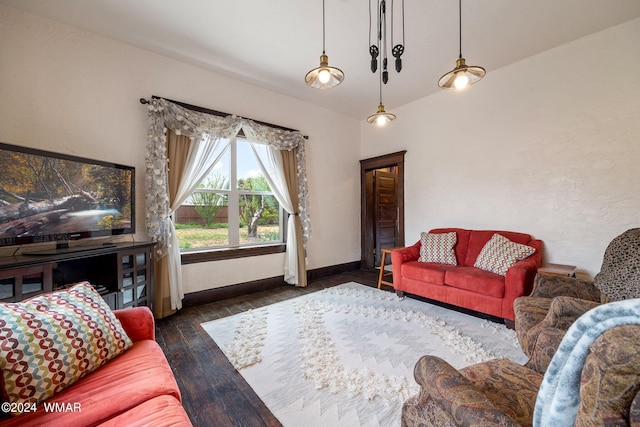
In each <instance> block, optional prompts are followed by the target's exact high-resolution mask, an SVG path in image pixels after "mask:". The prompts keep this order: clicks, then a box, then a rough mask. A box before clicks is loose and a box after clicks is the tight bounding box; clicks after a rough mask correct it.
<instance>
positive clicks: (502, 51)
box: [0, 0, 640, 119]
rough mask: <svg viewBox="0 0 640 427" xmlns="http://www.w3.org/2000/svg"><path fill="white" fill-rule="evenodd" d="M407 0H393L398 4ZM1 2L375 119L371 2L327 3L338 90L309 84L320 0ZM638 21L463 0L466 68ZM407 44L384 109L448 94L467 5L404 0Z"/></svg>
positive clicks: (545, 4)
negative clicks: (443, 81) (441, 84)
mask: <svg viewBox="0 0 640 427" xmlns="http://www.w3.org/2000/svg"><path fill="white" fill-rule="evenodd" d="M401 1H402V0H395V2H396V9H397V8H398V7H399V6H400V4H401ZM387 2H388V7H390V3H391V0H387ZM0 3H2V4H5V5H7V6H10V7H13V8H16V9H20V10H23V11H26V12H29V13H33V14H35V15H40V16H43V17H46V18H50V19H52V20H55V21H60V22H63V23H66V24H69V25H72V26H74V27H77V28H82V29H85V30H88V31H90V32H93V33H97V34H101V35H103V36H105V37H109V38H112V39H116V40H119V41H122V42H124V43H128V44H130V45H133V46H137V47H140V48H143V49H147V50H149V51H153V52H157V53H160V54H163V55H166V56H168V57H172V58H175V59H178V60H181V61H184V62H188V63H191V64H195V65H197V66H201V67H204V68H207V69H210V70H213V71H216V72H218V73H221V74H224V75H227V76H230V77H233V78H236V79H239V80H243V81H246V82H249V83H253V84H256V85H258V86H261V87H264V88H267V89H270V90H273V91H275V92H279V93H282V94H285V95H289V96H292V97H294V98H298V99H301V100H304V101H308V102H310V103H313V104H316V105H320V106H324V107H327V108H330V109H332V110H335V111H339V112H342V113H344V114H346V115H349V116H351V117H354V118H356V119H364V118H366V117H367V116H368V115H370V114H373V113H374V112H375V111H376V108H377V105H378V76H377V75H375V74H372V73H371V71H370V69H369V64H370V56H369V52H368V47H369V35H368V29H369V12H368V5H369V0H326V53H327V55H329V63H330V65H333V66H336V67H339V68H341V69H342V70H343V71H344V73H345V76H346V77H345V81H344V82H343V83H342V84H341V85H340V86H338V87H336V88H334V89H330V90H318V89H311V88H308V87H307V86H306V85H305V83H304V75H305V74H306V73H307V71H309V70H310V69H312V68H314V67H316V66H318V64H319V57H320V54H321V53H322V1H321V0H224V1H223V0H180V1H175V0H0ZM374 9H375V6H374ZM396 16H397V15H396ZM638 17H640V1H638V0H473V1H469V0H465V1H463V2H462V53H463V56H464V57H465V58H466V59H467V64H468V65H480V66H483V67H484V68H485V69H486V70H487V77H486V79H490V78H491V72H492V71H494V70H496V69H498V68H500V67H504V66H506V65H509V64H512V63H515V62H517V61H520V60H522V59H523V58H526V57H529V56H532V55H535V54H537V53H540V52H543V51H545V50H549V49H551V48H553V47H556V46H559V45H562V44H565V43H567V42H570V41H572V40H575V39H577V38H580V37H583V36H585V35H587V34H591V33H594V32H597V31H601V30H604V29H606V28H609V27H612V26H615V25H618V24H621V23H623V22H626V21H629V20H632V19H635V18H638ZM397 28H398V25H397V24H396V29H397ZM405 45H406V50H405V53H404V55H403V57H402V59H403V70H402V72H401V73H400V74H398V73H396V72H395V70H394V69H393V61H392V59H393V58H392V57H391V59H390V64H389V66H390V76H389V83H388V84H387V85H386V86H385V87H384V88H383V100H384V104H385V106H386V110H387V111H393V109H394V108H396V107H398V106H401V105H404V104H407V103H410V102H412V101H415V100H417V99H420V98H423V97H425V96H427V95H430V94H432V93H434V92H436V91H438V90H440V89H439V88H438V87H437V83H436V82H437V80H438V78H439V77H440V76H441V75H442V74H444V73H445V72H447V71H449V70H450V69H452V68H453V67H454V65H455V60H456V59H457V57H458V2H457V1H455V0H405ZM390 56H391V55H390ZM480 84H481V83H480ZM471 90H472V89H471ZM158 91H159V92H161V88H158Z"/></svg>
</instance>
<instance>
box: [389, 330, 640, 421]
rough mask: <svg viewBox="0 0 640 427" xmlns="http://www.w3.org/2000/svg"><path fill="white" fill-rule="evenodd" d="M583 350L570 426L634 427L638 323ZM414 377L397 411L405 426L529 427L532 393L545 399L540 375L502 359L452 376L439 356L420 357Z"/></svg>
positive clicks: (638, 397)
mask: <svg viewBox="0 0 640 427" xmlns="http://www.w3.org/2000/svg"><path fill="white" fill-rule="evenodd" d="M588 349H589V350H588V354H587V356H586V359H585V362H584V365H583V366H581V368H580V370H579V372H578V375H579V376H580V379H579V381H576V384H577V386H578V387H579V392H576V393H575V396H579V402H578V403H577V404H576V405H574V408H575V407H576V406H577V415H576V418H575V424H573V423H570V424H569V425H576V426H601V425H611V426H624V425H629V424H631V425H637V424H634V423H638V422H640V393H639V391H640V325H634V324H632V325H621V326H616V327H613V328H611V329H608V330H607V331H605V332H604V333H603V334H601V335H600V336H599V337H598V338H597V339H596V340H595V342H593V344H592V345H590V347H588ZM550 372H551V370H550ZM414 377H415V379H416V381H417V382H418V384H419V385H420V392H419V393H418V394H417V395H415V396H412V397H410V398H409V399H407V400H406V401H405V402H404V404H403V406H402V415H401V423H402V426H403V427H417V426H421V427H424V426H531V425H532V424H533V420H534V411H535V410H536V409H535V408H536V405H540V401H539V399H538V394H539V393H540V394H542V393H543V392H542V391H541V383H542V382H543V374H541V373H539V372H537V371H535V370H533V369H529V368H527V367H525V366H522V365H519V364H517V363H515V362H513V361H511V360H508V359H493V360H489V361H487V362H483V363H478V364H475V365H471V366H468V367H465V368H462V369H460V370H457V369H455V368H453V367H452V366H451V365H449V364H448V363H447V362H445V361H444V360H442V359H440V358H438V357H435V356H424V357H422V358H421V359H420V360H419V361H418V363H417V364H416V366H415V369H414ZM544 380H545V382H547V380H548V379H547V378H546V377H544ZM545 385H546V384H545ZM574 410H575V409H574ZM541 412H542V411H541ZM536 415H538V414H536ZM547 421H548V420H547ZM551 421H552V422H551V423H550V424H544V423H543V424H541V425H565V424H566V423H560V422H559V421H558V422H555V421H557V419H554V417H553V416H551Z"/></svg>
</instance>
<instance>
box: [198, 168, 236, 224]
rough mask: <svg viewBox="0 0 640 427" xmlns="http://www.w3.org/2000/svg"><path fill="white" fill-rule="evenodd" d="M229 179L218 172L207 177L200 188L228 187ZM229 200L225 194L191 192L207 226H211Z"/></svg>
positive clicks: (199, 213)
mask: <svg viewBox="0 0 640 427" xmlns="http://www.w3.org/2000/svg"><path fill="white" fill-rule="evenodd" d="M228 181H229V180H228V179H227V177H226V176H223V175H221V174H216V175H214V176H213V177H212V178H207V179H206V180H205V181H204V182H203V183H201V184H200V185H198V188H210V189H221V188H227V186H228V183H229V182H228ZM226 200H227V198H226V196H225V195H224V194H220V193H213V192H208V191H206V192H204V191H198V192H194V193H192V194H191V201H192V202H193V207H194V209H195V210H196V212H197V213H198V215H200V217H201V218H202V219H203V220H204V222H205V224H206V226H207V227H211V226H212V224H213V220H214V219H215V218H216V215H217V214H218V211H219V210H220V208H221V207H222V206H224V204H225V201H226Z"/></svg>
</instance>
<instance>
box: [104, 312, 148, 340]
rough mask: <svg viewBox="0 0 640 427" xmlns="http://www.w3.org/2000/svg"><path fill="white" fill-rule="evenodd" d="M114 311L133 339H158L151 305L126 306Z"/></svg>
mask: <svg viewBox="0 0 640 427" xmlns="http://www.w3.org/2000/svg"><path fill="white" fill-rule="evenodd" d="M113 313H114V314H115V315H116V317H117V318H118V320H120V323H121V324H122V327H123V328H124V331H125V332H126V333H127V335H128V336H129V338H131V341H133V342H136V341H142V340H155V339H156V325H155V321H154V319H153V313H152V312H151V310H150V309H149V307H145V306H141V307H131V308H124V309H121V310H114V311H113Z"/></svg>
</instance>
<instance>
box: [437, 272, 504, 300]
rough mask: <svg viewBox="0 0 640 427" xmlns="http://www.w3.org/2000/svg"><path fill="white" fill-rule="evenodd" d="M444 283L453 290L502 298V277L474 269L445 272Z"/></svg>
mask: <svg viewBox="0 0 640 427" xmlns="http://www.w3.org/2000/svg"><path fill="white" fill-rule="evenodd" d="M444 283H445V285H447V286H451V287H453V288H458V289H464V290H467V291H471V292H476V293H479V294H483V295H489V296H492V297H496V298H503V297H504V277H503V276H501V275H499V274H495V273H491V272H488V271H484V270H480V269H478V268H475V267H456V268H452V269H449V270H447V272H446V273H445V276H444Z"/></svg>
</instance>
